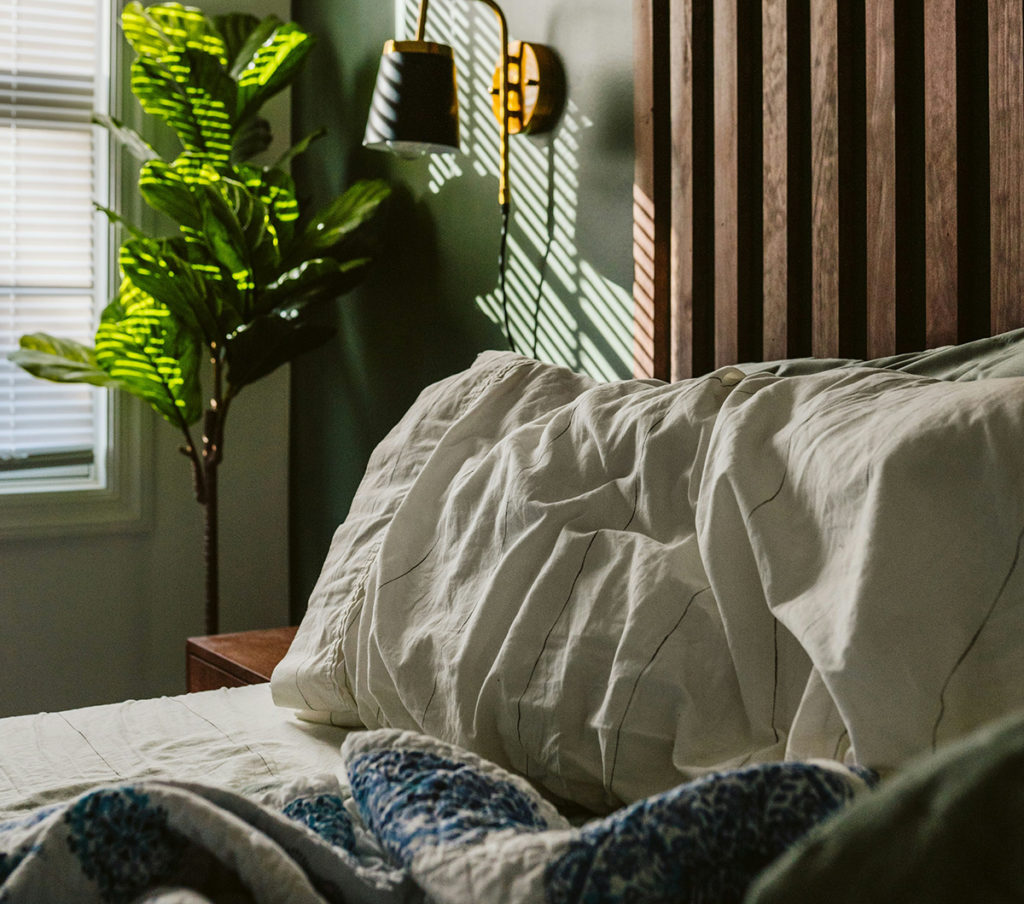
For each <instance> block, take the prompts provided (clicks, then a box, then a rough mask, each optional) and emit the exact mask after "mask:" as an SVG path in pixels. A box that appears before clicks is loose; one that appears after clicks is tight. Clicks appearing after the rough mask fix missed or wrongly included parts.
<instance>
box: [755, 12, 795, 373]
mask: <svg viewBox="0 0 1024 904" xmlns="http://www.w3.org/2000/svg"><path fill="white" fill-rule="evenodd" d="M786 13H787V9H786V4H785V3H779V2H778V0H762V3H761V47H762V56H763V60H764V77H763V79H762V82H761V118H762V126H761V129H762V135H763V141H764V145H763V147H764V154H763V158H762V161H761V183H762V189H763V204H762V218H763V219H762V241H763V245H764V256H763V262H762V267H763V277H762V278H763V281H764V282H763V292H764V329H763V343H762V353H763V355H764V357H765V359H766V360H769V361H770V360H772V359H774V358H784V357H785V356H786V354H787V352H788V349H789V325H790V305H789V297H790V296H789V291H790V282H789V274H788V267H787V261H788V260H789V84H788V80H789V60H788V50H787V46H788V33H789V32H788V22H787V15H786Z"/></svg>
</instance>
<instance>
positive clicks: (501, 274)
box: [498, 200, 520, 354]
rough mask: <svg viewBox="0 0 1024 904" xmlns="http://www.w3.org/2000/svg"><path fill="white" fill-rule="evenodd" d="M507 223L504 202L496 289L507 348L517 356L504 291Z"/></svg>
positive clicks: (506, 265) (506, 264) (517, 352)
mask: <svg viewBox="0 0 1024 904" xmlns="http://www.w3.org/2000/svg"><path fill="white" fill-rule="evenodd" d="M508 221H509V203H508V201H507V200H506V201H502V203H501V237H500V238H499V240H498V287H499V289H500V291H501V313H502V316H503V318H504V320H505V339H506V341H507V342H508V347H509V348H510V349H512V351H514V352H515V353H516V354H519V353H520V352H519V349H518V348H516V340H515V339H514V338H513V337H512V322H511V319H510V318H509V305H508V294H507V292H506V291H505V270H506V269H507V267H508Z"/></svg>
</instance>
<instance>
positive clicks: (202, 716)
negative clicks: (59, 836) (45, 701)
mask: <svg viewBox="0 0 1024 904" xmlns="http://www.w3.org/2000/svg"><path fill="white" fill-rule="evenodd" d="M348 733H349V732H348V730H346V729H343V728H338V727H336V726H332V725H320V724H313V723H309V722H301V721H299V720H298V719H297V718H296V717H295V716H294V714H293V713H291V712H290V711H288V710H285V709H282V708H281V707H279V706H275V705H274V703H273V701H272V700H271V697H270V686H269V685H267V684H259V685H252V686H249V687H239V688H230V689H229V688H223V689H221V690H215V691H203V692H202V693H196V694H183V695H181V696H177V697H158V698H153V699H149V700H128V701H124V702H121V703H113V704H108V705H103V706H91V707H86V708H84V709H75V710H67V711H65V712H54V713H34V714H32V715H27V716H12V717H9V718H6V719H0V820H3V819H6V818H8V817H11V816H15V815H17V814H19V813H22V812H24V811H26V810H31V809H34V808H36V807H40V806H45V805H47V804H51V803H56V802H59V801H62V800H67V799H69V798H71V797H74V796H75V795H77V794H80V793H82V792H84V791H86V790H87V789H89V788H92V787H94V786H96V785H105V784H111V783H119V782H124V781H128V780H137V779H143V778H157V777H162V778H168V777H170V778H174V779H179V780H183V781H196V782H204V783H208V784H212V785H217V786H218V787H222V788H228V789H230V790H234V791H240V792H243V793H244V792H247V791H256V790H258V789H260V788H264V787H267V786H268V785H272V784H274V783H275V782H277V781H279V780H282V779H286V778H292V777H300V776H313V775H316V774H320V773H325V772H334V771H336V770H337V769H338V767H339V766H340V758H339V748H340V746H341V742H342V740H343V739H344V738H345V736H346V734H348Z"/></svg>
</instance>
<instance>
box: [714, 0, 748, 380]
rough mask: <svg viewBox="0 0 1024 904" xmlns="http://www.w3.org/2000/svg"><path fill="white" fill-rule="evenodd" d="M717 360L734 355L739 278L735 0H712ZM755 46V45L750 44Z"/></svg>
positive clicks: (736, 349) (737, 355) (736, 357)
mask: <svg viewBox="0 0 1024 904" xmlns="http://www.w3.org/2000/svg"><path fill="white" fill-rule="evenodd" d="M713 18H714V32H713V34H714V52H713V58H714V78H713V84H714V86H715V92H714V121H715V172H714V186H715V198H714V209H715V363H716V364H721V363H722V362H723V361H737V360H739V358H740V353H739V329H740V326H739V325H740V310H739V303H740V284H739V253H740V232H739V222H740V214H739V209H740V208H739V202H740V187H739V126H740V105H739V71H738V67H739V53H740V47H739V37H738V34H737V22H736V3H735V0H714V14H713ZM753 49H756V48H752V50H753Z"/></svg>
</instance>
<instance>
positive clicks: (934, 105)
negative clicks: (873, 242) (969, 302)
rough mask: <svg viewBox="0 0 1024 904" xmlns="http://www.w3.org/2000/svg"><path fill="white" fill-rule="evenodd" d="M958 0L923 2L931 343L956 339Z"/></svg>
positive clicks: (927, 284) (927, 290)
mask: <svg viewBox="0 0 1024 904" xmlns="http://www.w3.org/2000/svg"><path fill="white" fill-rule="evenodd" d="M956 59H957V47H956V0H928V2H927V3H925V4H924V136H925V137H924V173H925V179H924V184H925V208H924V209H925V231H924V235H925V299H926V302H925V303H926V306H927V312H928V315H927V334H926V338H927V341H928V344H929V345H945V344H948V343H954V342H956V341H957V340H958V339H959V329H958V317H957V302H958V298H959V286H958V270H957V221H958V218H957V154H956V148H957V96H956V74H957V67H956Z"/></svg>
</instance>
